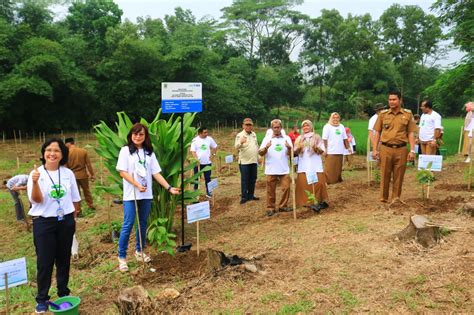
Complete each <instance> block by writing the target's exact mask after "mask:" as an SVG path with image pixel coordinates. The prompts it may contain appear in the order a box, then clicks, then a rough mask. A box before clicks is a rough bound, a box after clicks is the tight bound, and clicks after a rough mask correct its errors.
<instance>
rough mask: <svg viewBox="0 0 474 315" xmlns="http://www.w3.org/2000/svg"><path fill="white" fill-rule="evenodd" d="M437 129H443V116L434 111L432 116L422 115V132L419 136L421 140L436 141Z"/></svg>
mask: <svg viewBox="0 0 474 315" xmlns="http://www.w3.org/2000/svg"><path fill="white" fill-rule="evenodd" d="M435 129H441V115H440V114H438V113H437V112H435V111H432V112H431V114H423V115H421V118H420V132H419V134H418V137H419V138H420V140H421V141H431V140H434V134H435Z"/></svg>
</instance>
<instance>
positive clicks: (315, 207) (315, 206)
mask: <svg viewBox="0 0 474 315" xmlns="http://www.w3.org/2000/svg"><path fill="white" fill-rule="evenodd" d="M309 208H310V209H311V210H313V211H314V212H316V213H320V212H321V206H320V205H311V206H309Z"/></svg>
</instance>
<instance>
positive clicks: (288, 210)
mask: <svg viewBox="0 0 474 315" xmlns="http://www.w3.org/2000/svg"><path fill="white" fill-rule="evenodd" d="M278 211H280V212H291V211H293V209H291V208H288V207H283V208H280V209H278Z"/></svg>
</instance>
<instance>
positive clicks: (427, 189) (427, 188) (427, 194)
mask: <svg viewBox="0 0 474 315" xmlns="http://www.w3.org/2000/svg"><path fill="white" fill-rule="evenodd" d="M430 186H431V185H430V184H428V187H426V199H430Z"/></svg>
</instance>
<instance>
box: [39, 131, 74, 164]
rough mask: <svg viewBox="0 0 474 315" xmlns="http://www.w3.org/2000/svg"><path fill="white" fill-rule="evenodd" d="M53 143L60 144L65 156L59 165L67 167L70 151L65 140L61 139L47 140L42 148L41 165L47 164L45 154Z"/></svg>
mask: <svg viewBox="0 0 474 315" xmlns="http://www.w3.org/2000/svg"><path fill="white" fill-rule="evenodd" d="M53 142H57V143H58V145H59V149H60V150H61V154H62V156H63V157H62V159H61V161H59V165H66V163H67V159H68V155H69V149H68V148H67V147H66V145H65V144H64V142H63V140H61V139H59V138H51V139H48V140H46V141H45V142H44V143H43V145H42V146H41V158H40V161H41V163H43V165H44V164H46V160H45V159H44V152H45V151H46V148H47V147H49V145H50V144H51V143H53Z"/></svg>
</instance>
